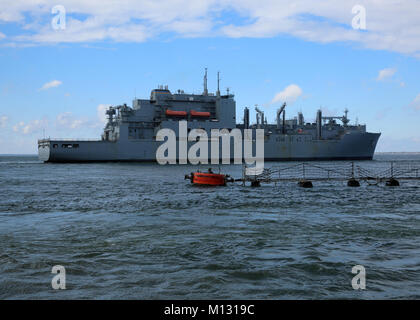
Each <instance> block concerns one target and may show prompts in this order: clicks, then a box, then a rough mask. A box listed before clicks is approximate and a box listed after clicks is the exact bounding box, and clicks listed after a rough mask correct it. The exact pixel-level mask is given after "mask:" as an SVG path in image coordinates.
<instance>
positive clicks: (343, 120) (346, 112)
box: [322, 109, 350, 126]
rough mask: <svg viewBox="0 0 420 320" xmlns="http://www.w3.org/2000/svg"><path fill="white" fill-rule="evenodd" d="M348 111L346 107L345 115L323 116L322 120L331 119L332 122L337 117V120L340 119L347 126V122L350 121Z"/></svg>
mask: <svg viewBox="0 0 420 320" xmlns="http://www.w3.org/2000/svg"><path fill="white" fill-rule="evenodd" d="M348 112H349V111H348V110H347V109H345V110H344V116H342V117H339V116H333V117H322V120H324V122H325V121H327V120H329V121H330V122H331V121H332V120H335V119H337V120H340V121H341V122H342V123H343V125H344V126H347V124H348V123H349V122H350V120H349V118H348V117H347V114H348Z"/></svg>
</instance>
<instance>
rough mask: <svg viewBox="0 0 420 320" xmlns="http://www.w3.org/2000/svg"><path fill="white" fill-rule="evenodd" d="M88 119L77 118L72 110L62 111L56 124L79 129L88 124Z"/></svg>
mask: <svg viewBox="0 0 420 320" xmlns="http://www.w3.org/2000/svg"><path fill="white" fill-rule="evenodd" d="M88 122H89V121H88V120H86V119H77V118H75V117H74V116H73V115H72V113H71V112H64V113H60V114H59V115H58V116H57V118H56V126H58V127H61V128H66V129H78V128H80V127H82V126H84V125H86V124H88Z"/></svg>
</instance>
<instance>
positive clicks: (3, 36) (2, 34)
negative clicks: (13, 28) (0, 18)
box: [0, 32, 6, 40]
mask: <svg viewBox="0 0 420 320" xmlns="http://www.w3.org/2000/svg"><path fill="white" fill-rule="evenodd" d="M4 38H6V35H5V34H4V33H2V32H0V40H1V39H4Z"/></svg>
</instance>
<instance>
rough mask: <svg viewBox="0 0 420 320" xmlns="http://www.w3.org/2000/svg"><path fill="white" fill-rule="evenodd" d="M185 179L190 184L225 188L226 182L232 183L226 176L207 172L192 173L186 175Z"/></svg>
mask: <svg viewBox="0 0 420 320" xmlns="http://www.w3.org/2000/svg"><path fill="white" fill-rule="evenodd" d="M185 179H189V180H191V183H192V184H196V185H204V186H225V185H226V182H233V179H231V178H230V177H229V175H227V174H220V173H213V172H212V171H211V170H209V172H192V173H191V174H190V175H186V176H185Z"/></svg>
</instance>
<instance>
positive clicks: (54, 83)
mask: <svg viewBox="0 0 420 320" xmlns="http://www.w3.org/2000/svg"><path fill="white" fill-rule="evenodd" d="M62 84H63V83H62V82H61V81H60V80H53V81H50V82H47V83H45V84H44V85H43V86H42V87H41V88H40V89H39V90H47V89H50V88H54V87H58V86H60V85H62Z"/></svg>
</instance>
